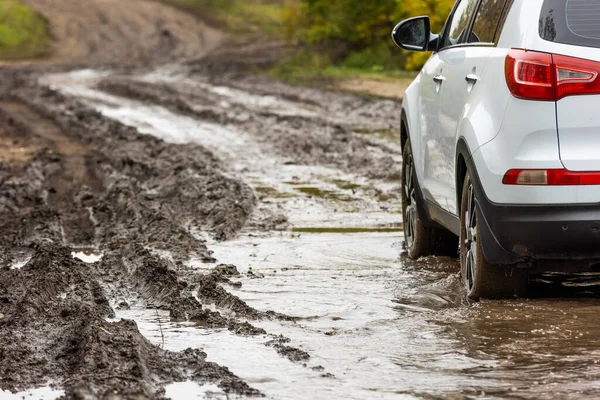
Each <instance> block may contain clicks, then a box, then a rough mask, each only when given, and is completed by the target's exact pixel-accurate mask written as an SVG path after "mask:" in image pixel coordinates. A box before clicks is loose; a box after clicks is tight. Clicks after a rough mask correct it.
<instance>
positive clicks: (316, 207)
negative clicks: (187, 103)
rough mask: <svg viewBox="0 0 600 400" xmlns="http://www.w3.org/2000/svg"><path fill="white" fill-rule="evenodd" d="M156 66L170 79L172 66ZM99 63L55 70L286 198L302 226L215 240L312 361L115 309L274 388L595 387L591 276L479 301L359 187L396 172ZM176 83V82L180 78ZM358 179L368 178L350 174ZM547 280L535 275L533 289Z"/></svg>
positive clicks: (468, 393) (183, 389)
mask: <svg viewBox="0 0 600 400" xmlns="http://www.w3.org/2000/svg"><path fill="white" fill-rule="evenodd" d="M160 76H161V79H162V81H163V82H164V81H165V78H164V73H162V74H161V75H160ZM102 78H103V76H101V75H100V74H97V73H94V72H93V71H92V72H85V73H79V74H71V75H67V76H65V75H63V76H54V77H50V78H47V79H48V80H47V82H48V83H52V84H53V85H54V86H55V87H57V88H59V89H60V90H61V91H63V92H64V93H68V94H71V95H74V96H77V97H79V98H81V99H83V100H84V101H86V102H87V103H88V104H89V105H91V106H92V107H94V108H96V109H97V110H99V111H100V112H102V113H104V114H105V115H107V116H109V117H111V118H115V119H118V120H119V121H121V122H123V123H125V124H128V125H131V126H135V127H137V128H138V129H139V130H140V132H142V133H146V134H151V135H155V136H157V137H160V138H162V139H164V140H166V141H172V142H176V143H188V142H193V143H200V144H202V145H204V146H205V147H207V148H209V149H210V150H211V151H213V152H214V153H215V154H216V155H217V156H218V157H219V158H221V159H222V160H223V161H224V162H225V164H226V165H228V166H229V171H228V172H229V173H231V174H232V175H235V176H238V177H242V179H244V180H245V181H246V182H248V183H250V184H251V185H252V187H253V188H254V190H255V191H256V192H257V194H259V198H260V200H261V206H260V207H259V212H261V210H260V208H263V210H262V211H264V212H266V213H268V212H272V213H274V212H279V213H281V214H283V215H285V216H286V217H287V218H288V220H289V222H290V224H291V227H292V228H295V230H296V231H293V229H292V231H289V230H288V231H283V232H264V231H261V232H255V231H252V229H251V227H250V228H248V230H247V231H246V232H243V233H242V234H241V235H240V237H239V238H238V239H236V240H232V241H228V242H222V243H217V242H210V243H209V247H210V248H211V249H212V250H213V251H214V256H215V257H216V258H217V260H218V261H219V263H227V264H235V265H237V267H238V269H239V271H240V272H242V277H241V278H236V280H240V281H241V282H242V287H241V288H239V289H230V288H228V290H231V291H232V292H233V293H234V294H236V295H237V296H239V297H240V298H242V299H243V300H244V301H246V302H247V303H248V304H249V305H250V306H252V307H255V308H257V309H259V310H274V311H277V312H281V313H284V314H288V315H292V316H295V317H298V320H297V321H295V322H289V321H288V322H286V321H253V324H255V325H257V326H259V327H262V328H264V329H265V330H266V331H267V332H269V333H270V334H275V335H282V336H283V337H285V338H289V339H291V342H290V343H291V344H292V345H293V346H295V347H298V348H300V349H302V350H304V351H306V352H308V353H309V354H310V356H311V357H310V359H309V360H307V361H303V362H295V363H294V362H291V361H289V360H288V359H286V358H283V357H281V356H279V355H278V354H277V353H276V352H275V351H273V349H271V348H270V347H268V346H265V343H266V342H267V341H268V340H270V339H271V337H270V336H264V337H263V336H255V337H244V336H237V335H235V334H233V333H231V332H229V331H227V330H215V329H210V330H208V329H203V328H202V327H197V326H193V325H191V324H176V323H172V322H170V321H169V318H168V313H166V312H163V311H156V310H148V309H139V310H138V309H132V310H126V311H118V312H117V317H118V318H129V319H134V320H136V321H137V323H138V325H139V328H140V330H141V332H142V333H143V334H144V335H145V336H146V337H148V338H149V339H150V340H151V341H152V342H153V343H155V344H158V345H161V346H164V347H165V348H166V349H169V350H181V349H184V348H187V347H190V346H192V347H198V348H202V349H204V350H205V351H206V353H207V354H208V359H209V360H210V361H215V362H218V363H219V364H221V365H225V366H227V367H228V368H229V369H231V371H232V372H234V373H235V374H236V375H238V376H240V377H242V378H244V379H245V380H246V381H247V382H248V383H249V384H250V385H251V386H252V387H255V388H257V389H259V390H261V391H262V392H263V393H265V394H266V395H267V397H268V398H272V399H306V398H319V399H321V398H323V399H324V398H326V399H366V398H368V399H371V398H373V399H387V398H390V399H391V398H393V399H397V398H475V397H477V398H527V399H540V398H541V399H543V398H598V397H599V396H600V366H599V365H598V360H599V356H600V339H599V337H600V329H599V328H598V315H599V313H600V302H599V301H598V300H597V299H596V294H595V293H593V292H589V290H590V288H585V291H580V292H572V291H570V292H564V291H550V292H549V293H550V294H551V296H553V298H551V299H545V298H542V297H540V296H539V295H538V296H537V297H536V298H533V299H528V300H512V301H483V302H480V303H477V304H471V303H468V302H467V301H466V300H465V295H464V291H463V290H462V287H461V284H460V280H459V273H458V265H457V262H456V260H453V259H439V258H438V259H436V258H427V259H423V260H420V261H418V262H412V261H409V260H407V259H405V258H403V257H402V256H401V242H402V239H403V237H402V233H401V232H399V231H398V232H394V231H393V230H394V229H395V228H397V227H398V226H399V225H400V223H401V218H400V216H399V214H398V212H397V211H398V210H397V205H396V206H395V207H388V208H387V209H384V210H382V209H381V207H380V205H381V202H380V199H378V198H377V197H376V196H374V195H373V194H372V193H371V192H369V191H368V190H366V189H364V188H365V187H367V186H371V187H376V188H378V189H379V190H380V191H385V190H391V189H393V183H390V182H387V181H383V180H376V179H370V178H368V177H366V176H362V175H360V174H350V173H347V172H342V171H341V170H339V169H336V168H333V167H324V166H313V165H297V164H290V163H287V162H286V160H285V159H282V158H281V157H280V156H277V155H276V153H275V152H274V151H273V149H271V148H270V147H269V146H268V145H266V144H264V143H259V142H257V141H256V140H254V138H253V137H252V136H251V135H249V134H248V133H247V132H245V131H243V130H240V129H238V127H235V126H229V125H219V124H216V123H207V122H204V121H196V120H194V119H193V118H190V117H186V116H181V115H177V114H174V113H173V112H171V111H168V110H166V109H165V108H162V107H159V106H153V105H149V104H143V103H139V102H136V101H134V100H128V99H124V98H120V97H116V96H113V95H108V94H106V93H103V92H101V91H99V90H97V89H95V88H94V87H93V83H94V80H99V79H102ZM144 79H146V80H150V81H151V80H152V79H154V78H153V76H152V75H149V76H147V77H145V78H144ZM156 79H158V78H156ZM172 82H173V85H175V86H176V85H178V84H179V85H181V79H179V78H173V80H172ZM202 85H204V86H202V87H203V89H204V90H207V91H210V92H211V93H214V94H215V95H218V96H221V97H222V98H223V101H224V102H226V101H230V102H231V101H234V100H235V101H237V102H242V103H245V104H246V106H247V107H248V110H250V111H252V110H254V111H256V110H260V109H261V108H271V109H273V108H275V109H276V111H277V112H279V113H281V114H286V113H292V114H293V113H298V112H299V111H298V110H299V109H302V110H304V111H302V113H303V115H304V116H305V117H310V116H311V115H319V110H315V109H313V108H310V107H309V108H308V109H307V108H306V106H305V105H301V104H295V103H293V102H291V101H289V100H286V101H283V100H282V99H278V98H277V97H276V96H275V97H273V96H274V95H272V96H271V97H269V96H265V95H262V94H261V95H258V94H253V93H246V94H245V93H244V92H241V93H240V91H239V90H240V89H235V88H228V87H224V86H210V85H208V84H205V83H203V84H202ZM227 98H229V100H227ZM227 104H228V103H223V107H225V106H226V105H227ZM250 111H249V112H250ZM340 182H342V183H341V184H340ZM348 183H350V184H356V185H357V186H356V187H354V186H352V189H349V188H350V187H351V186H349V185H348ZM344 187H345V188H346V189H344ZM386 228H392V229H391V230H392V231H391V232H390V231H387V232H386V231H385V230H386ZM377 230H379V231H380V232H376V231H377ZM361 231H362V232H361ZM316 232H319V233H316ZM344 232H346V233H344ZM347 232H352V233H347ZM199 235H202V234H200V233H199ZM205 238H206V239H208V240H210V238H208V237H205ZM215 265H216V264H215ZM189 266H190V267H191V268H195V269H197V270H198V271H199V272H201V271H202V270H204V269H207V268H212V267H214V265H206V264H203V263H201V262H199V261H195V260H190V262H189ZM247 272H251V273H250V274H248V273H247ZM541 289H544V290H543V291H542V290H541ZM547 289H548V288H540V287H537V292H536V293H548V292H547ZM536 293H534V294H536ZM566 295H569V297H561V296H566ZM557 297H558V298H557ZM224 312H226V311H224ZM240 355H243V356H240ZM167 394H169V396H171V397H172V398H181V399H183V398H190V396H198V397H208V398H215V397H216V398H219V397H222V396H223V394H222V393H220V392H219V389H218V388H215V387H210V386H207V387H200V386H198V385H195V384H191V383H189V382H177V383H175V384H174V385H172V386H170V387H168V388H167ZM211 396H213V397H211Z"/></svg>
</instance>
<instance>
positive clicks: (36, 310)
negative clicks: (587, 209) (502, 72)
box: [0, 0, 600, 399]
mask: <svg viewBox="0 0 600 400" xmlns="http://www.w3.org/2000/svg"><path fill="white" fill-rule="evenodd" d="M75 3H76V2H75ZM75 3H74V2H70V1H66V0H65V1H53V2H50V1H48V2H43V1H39V2H37V1H36V2H34V1H31V4H32V6H35V7H39V9H40V10H41V11H42V12H45V13H47V16H48V17H49V19H50V20H51V22H52V21H54V24H56V26H57V28H55V32H61V30H64V32H70V31H69V29H71V28H69V29H67V27H66V25H68V23H67V22H60V20H61V18H62V15H63V14H62V12H67V11H65V10H67V8H69V5H70V4H75ZM53 4H55V5H56V6H53ZM76 4H79V3H76ZM86 4H87V3H86ZM115 4H116V2H113V1H111V0H94V1H91V2H90V3H89V4H88V7H84V8H86V10H83V9H82V10H79V8H78V7H81V5H77V6H74V7H75V8H73V9H72V10H79V11H77V12H76V13H77V14H81V16H82V18H84V19H92V20H93V19H94V18H96V19H97V18H99V17H98V15H104V14H106V16H105V18H106V21H108V23H109V25H111V26H113V27H114V21H123V18H134V19H135V21H138V22H139V24H141V25H140V29H138V30H136V31H135V32H152V33H151V34H148V37H157V36H156V35H155V33H156V32H159V31H160V29H163V28H164V26H163V25H160V29H158V28H156V26H157V23H156V21H158V20H161V18H163V16H164V21H166V22H165V23H166V24H167V25H168V24H170V23H171V22H169V21H172V23H174V24H179V23H180V22H181V21H188V22H182V24H183V25H182V28H181V29H183V30H185V29H187V28H185V27H188V28H190V29H191V26H190V25H189V24H192V22H190V21H193V24H197V21H196V20H195V19H194V20H190V19H188V18H191V17H188V16H187V15H185V14H183V15H182V14H179V11H174V10H171V9H168V10H167V9H165V8H164V7H163V6H161V5H159V4H156V3H154V2H144V1H141V0H137V1H131V2H127V4H126V5H123V7H124V8H123V9H122V10H125V11H126V12H125V14H118V15H117V14H114V13H117V11H116V10H117V7H115ZM128 7H133V8H135V9H139V10H142V11H140V12H139V13H137V14H136V13H134V12H133V11H132V10H130V9H129V8H128ZM127 10H129V11H131V12H129V11H127ZM132 15H135V17H133V16H132ZM159 15H160V17H159ZM132 21H133V20H131V21H130V20H129V19H126V22H125V23H124V24H123V27H126V26H134V25H135V23H134V22H132ZM136 23H137V22H136ZM73 24H74V26H75V27H78V26H79V27H82V26H84V25H81V24H80V23H79V22H73ZM99 24H100V25H103V23H102V22H100V23H99ZM118 24H119V23H117V25H118ZM142 25H143V29H142ZM168 26H170V25H168ZM197 28H198V29H200V31H198V32H197V33H196V34H194V35H192V36H193V38H189V37H188V38H187V39H186V38H185V35H184V33H182V35H184V36H182V39H181V40H182V42H185V43H187V44H185V45H183V47H182V46H174V47H173V46H170V45H169V46H166V48H167V49H168V51H167V52H166V53H157V54H159V56H158V58H156V57H157V56H155V55H154V54H155V53H154V50H153V49H156V48H160V44H157V42H156V41H153V40H148V41H146V42H143V43H142V44H141V45H140V46H141V47H135V46H137V45H136V44H135V43H136V41H137V40H138V39H137V37H136V36H135V35H137V33H136V34H135V35H134V34H133V33H132V35H131V36H128V35H127V34H126V33H127V32H125V33H123V32H122V33H120V34H117V35H116V36H115V37H123V43H120V44H119V45H115V46H113V45H110V46H109V45H108V44H107V46H108V48H107V50H106V51H97V52H96V51H95V50H94V51H92V49H93V48H94V46H89V45H88V44H89V43H94V42H93V40H92V39H93V38H94V37H95V34H90V35H88V33H86V32H83V31H81V32H80V33H81V35H84V36H85V35H88V36H86V37H88V38H92V39H90V40H88V39H85V40H82V41H81V42H79V41H77V45H76V46H73V47H70V48H71V50H69V51H66V50H65V53H61V52H60V51H59V52H58V53H57V56H56V57H57V58H55V61H56V62H68V63H70V62H77V63H79V62H80V61H81V62H85V60H95V61H93V62H91V66H89V65H88V66H87V67H86V68H87V69H82V68H81V67H78V68H75V67H70V66H61V67H56V66H52V67H49V66H47V65H42V66H38V67H35V68H27V69H25V68H21V69H7V68H5V69H3V70H0V149H1V151H0V232H1V233H2V234H1V235H0V398H2V399H4V398H21V397H22V396H30V397H27V398H33V399H54V398H69V399H71V398H106V399H134V398H135V399H137V398H151V399H161V398H173V399H188V398H194V397H198V398H231V397H235V396H241V397H257V396H265V397H267V398H271V399H306V398H317V399H321V398H327V399H365V398H378V399H387V398H390V399H396V398H475V397H482V398H531V399H540V398H556V397H561V398H584V397H588V398H596V397H598V395H599V394H600V393H599V392H600V387H598V384H597V382H598V377H599V376H600V368H599V367H598V364H597V360H596V354H597V353H598V351H600V341H599V340H598V339H597V338H598V337H599V335H598V333H599V332H598V327H597V323H596V319H597V318H596V316H597V313H598V311H599V309H600V303H598V301H597V300H596V299H595V297H597V294H596V292H594V291H593V290H591V288H592V287H593V285H594V284H597V283H598V282H597V281H594V279H596V278H595V277H590V276H586V277H584V279H582V278H581V277H580V278H579V279H575V278H572V279H570V280H568V281H567V282H566V286H565V284H563V285H558V286H561V287H562V288H563V289H562V290H561V291H558V292H556V291H553V292H551V294H552V295H553V296H556V295H557V294H558V295H565V296H567V295H568V296H569V298H567V299H563V300H542V299H540V298H536V299H532V300H519V301H517V300H515V301H502V302H498V301H496V302H492V301H488V302H481V303H479V304H476V305H474V304H469V303H467V302H466V301H465V300H464V298H465V295H464V292H463V290H462V287H461V284H460V282H459V277H458V266H457V261H456V260H455V259H445V258H443V259H439V258H438V259H436V258H430V259H423V260H420V261H419V262H410V261H408V260H406V259H404V258H403V257H402V256H401V251H402V232H401V226H402V221H401V215H400V213H399V208H400V204H399V201H400V199H399V182H398V181H399V173H400V171H399V168H400V162H399V161H400V155H401V153H400V149H399V143H398V141H399V140H398V131H397V127H398V124H399V112H398V110H399V104H398V102H397V101H396V100H385V99H376V98H371V97H361V96H353V95H347V94H342V93H334V92H328V91H322V90H316V89H307V88H300V87H290V86H287V85H284V84H282V83H280V82H277V81H272V80H270V79H267V78H265V77H262V76H257V75H253V74H248V73H247V72H245V71H244V69H243V68H242V67H241V66H243V65H244V64H245V63H247V62H248V58H249V57H248V56H249V53H248V50H247V49H236V48H235V47H229V48H226V49H223V48H220V49H219V53H218V54H217V53H215V52H211V48H212V47H211V46H213V45H215V43H218V40H220V39H219V35H220V34H218V33H215V36H214V37H213V36H210V35H212V33H211V34H208V33H207V32H211V31H210V30H207V29H208V28H206V27H203V25H197ZM72 29H79V28H72ZM82 29H83V28H82ZM103 29H104V28H103V27H102V26H98V27H94V31H96V32H102V31H103ZM123 29H124V28H123ZM156 29H158V30H156ZM168 29H169V32H177V30H176V29H175V28H168ZM83 30H85V29H83ZM131 32H134V31H131ZM131 32H130V33H131ZM186 32H188V33H189V32H191V31H186ZM159 33H160V32H159ZM65 35H69V33H66V34H65ZM120 35H123V36H120ZM202 35H208V36H210V37H213V39H207V38H205V39H202V37H204V36H202ZM57 36H59V35H58V34H57ZM159 36H160V35H159ZM175 36H177V35H175ZM208 36H206V37H208ZM99 37H100V36H99ZM178 37H179V36H178ZM215 37H216V39H214V38H215ZM65 38H66V37H65ZM128 38H131V41H129V39H128ZM194 38H195V39H194ZM198 38H200V39H202V40H203V41H201V42H197V46H199V48H198V51H197V52H195V51H193V46H194V44H193V43H194V42H193V40H196V39H198ZM200 39H199V40H200ZM65 40H66V39H65ZM67 42H68V40H67V41H66V42H65V43H67ZM86 43H87V44H86ZM202 43H204V44H205V46H204V47H203V45H202ZM121 45H122V47H119V46H121ZM188 45H189V46H190V47H186V46H188ZM128 46H134V47H135V48H133V49H132V50H128V49H129V47H128ZM156 46H159V47H156ZM119 49H121V50H119ZM173 49H175V50H173ZM186 49H188V50H186ZM189 49H192V50H189ZM113 50H114V53H111V51H113ZM121 51H131V54H136V55H135V56H133V57H132V60H134V61H135V62H134V63H133V64H137V63H138V62H143V61H151V62H152V65H146V66H139V65H138V66H133V67H132V66H127V67H125V66H113V67H110V68H109V67H107V64H114V62H115V60H117V59H120V58H121V57H122V54H123V53H122V52H121ZM169 51H173V52H172V53H169ZM179 51H181V53H178V52H179ZM204 52H206V53H207V54H209V56H208V57H206V58H203V59H202V60H196V61H193V60H190V57H191V58H195V57H194V56H195V55H196V54H203V53H204ZM162 54H171V56H172V57H179V56H182V57H183V58H182V59H180V60H176V62H171V63H169V64H163V63H161V62H160V61H161V60H163V59H162V58H161V57H162ZM269 54H271V50H268V51H264V52H262V53H261V52H254V53H253V54H252V56H253V57H257V58H260V59H261V60H264V57H263V56H265V55H267V56H268V55H269ZM105 56H106V57H107V58H103V57H105ZM94 57H98V58H94ZM61 60H62V61H61ZM96 62H97V63H100V64H101V65H100V66H99V65H95V64H94V63H96ZM94 65H95V66H94ZM553 280H556V277H544V278H543V279H539V280H538V282H537V283H535V285H537V286H535V290H534V292H533V295H535V296H537V297H540V296H543V295H544V294H546V293H547V290H549V289H553V286H552V285H551V284H550V283H551V282H552V281H553ZM14 393H17V394H14ZM13 396H14V397H13Z"/></svg>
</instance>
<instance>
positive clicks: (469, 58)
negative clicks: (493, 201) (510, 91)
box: [429, 0, 506, 214]
mask: <svg viewBox="0 0 600 400" xmlns="http://www.w3.org/2000/svg"><path fill="white" fill-rule="evenodd" d="M505 3H506V0H480V1H474V0H463V3H461V5H462V8H459V9H457V14H456V15H455V16H454V20H453V22H452V24H451V26H450V29H449V31H448V35H447V37H446V38H444V41H443V45H444V46H445V47H444V48H443V49H442V50H441V51H440V52H439V57H440V59H441V60H442V63H443V65H442V68H443V71H444V72H443V75H444V77H445V79H446V80H445V82H444V85H445V87H444V91H443V93H442V100H441V111H440V135H439V137H438V140H437V143H435V144H433V143H431V144H430V148H429V151H430V154H431V158H432V164H431V165H432V170H433V174H434V175H435V177H436V180H437V182H438V185H439V186H440V188H441V190H443V193H444V196H443V201H442V202H441V203H440V205H441V206H442V208H444V209H445V210H446V211H449V212H451V213H454V214H455V213H456V212H457V197H456V167H455V162H456V144H457V140H458V135H459V134H460V131H461V129H462V127H461V126H460V125H461V123H463V122H464V121H465V116H466V115H467V113H468V111H469V106H470V103H469V100H470V99H471V98H472V97H473V94H474V92H475V91H477V90H483V86H482V85H485V83H480V82H479V80H480V76H481V75H482V73H483V69H484V67H485V64H486V61H487V59H488V57H489V56H490V54H491V53H492V52H493V51H494V46H495V37H496V32H497V29H498V26H499V23H500V20H501V16H502V14H503V11H504V7H505ZM459 11H461V12H462V13H458V12H459ZM434 158H435V159H437V160H438V162H437V164H436V163H434V162H433V159H434ZM437 166H439V167H437Z"/></svg>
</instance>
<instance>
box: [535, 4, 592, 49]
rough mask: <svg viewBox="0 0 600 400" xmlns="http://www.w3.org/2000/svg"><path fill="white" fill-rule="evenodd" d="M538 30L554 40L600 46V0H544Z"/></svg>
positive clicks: (546, 38)
mask: <svg viewBox="0 0 600 400" xmlns="http://www.w3.org/2000/svg"><path fill="white" fill-rule="evenodd" d="M565 3H566V4H565ZM539 34H540V36H541V37H542V39H544V40H548V41H551V42H557V43H564V44H572V45H578V46H587V47H600V1H598V0H566V1H565V0H544V5H543V6H542V11H541V14H540V20H539Z"/></svg>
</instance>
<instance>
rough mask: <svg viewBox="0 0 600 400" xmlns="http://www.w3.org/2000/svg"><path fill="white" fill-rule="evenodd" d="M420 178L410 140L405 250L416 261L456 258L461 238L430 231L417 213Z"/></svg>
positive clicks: (405, 164) (406, 168)
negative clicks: (435, 257) (420, 259)
mask: <svg viewBox="0 0 600 400" xmlns="http://www.w3.org/2000/svg"><path fill="white" fill-rule="evenodd" d="M418 201H419V200H418V196H417V176H416V173H415V163H414V158H413V155H412V147H411V144H410V140H407V141H406V143H405V144H404V149H403V153H402V215H403V218H404V249H405V250H406V252H407V253H408V256H409V257H410V258H412V259H414V260H416V259H418V258H420V257H424V256H430V255H447V256H454V257H456V254H457V251H458V242H457V240H458V238H457V237H456V235H453V234H452V233H451V232H448V231H446V230H444V229H438V228H435V227H428V226H425V225H424V224H423V222H422V221H421V219H420V218H419V213H418V210H417V202H418Z"/></svg>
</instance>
